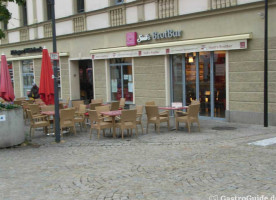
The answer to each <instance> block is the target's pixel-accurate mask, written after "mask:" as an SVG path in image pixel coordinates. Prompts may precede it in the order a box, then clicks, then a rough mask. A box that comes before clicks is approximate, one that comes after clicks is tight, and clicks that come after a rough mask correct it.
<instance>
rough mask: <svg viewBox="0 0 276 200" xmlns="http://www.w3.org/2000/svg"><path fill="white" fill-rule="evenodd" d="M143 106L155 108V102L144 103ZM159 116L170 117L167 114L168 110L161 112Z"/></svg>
mask: <svg viewBox="0 0 276 200" xmlns="http://www.w3.org/2000/svg"><path fill="white" fill-rule="evenodd" d="M145 105H146V106H155V105H156V104H155V101H148V102H146V103H145ZM159 115H160V116H161V117H169V116H170V113H169V111H168V110H166V111H161V112H160V113H159Z"/></svg>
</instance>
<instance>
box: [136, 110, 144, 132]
mask: <svg viewBox="0 0 276 200" xmlns="http://www.w3.org/2000/svg"><path fill="white" fill-rule="evenodd" d="M143 109H144V106H140V105H138V106H136V110H137V115H136V124H137V125H141V129H142V134H144V130H143V129H144V128H143V124H142V116H143Z"/></svg>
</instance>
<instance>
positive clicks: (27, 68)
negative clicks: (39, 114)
mask: <svg viewBox="0 0 276 200" xmlns="http://www.w3.org/2000/svg"><path fill="white" fill-rule="evenodd" d="M22 78H23V96H25V97H27V96H28V94H29V92H30V91H31V88H32V84H33V83H34V67H33V61H32V60H24V61H22Z"/></svg>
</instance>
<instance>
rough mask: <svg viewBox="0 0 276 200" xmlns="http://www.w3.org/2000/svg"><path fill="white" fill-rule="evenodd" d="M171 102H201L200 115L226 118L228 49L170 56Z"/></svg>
mask: <svg viewBox="0 0 276 200" xmlns="http://www.w3.org/2000/svg"><path fill="white" fill-rule="evenodd" d="M171 91H172V92H171V102H182V103H183V105H190V103H191V101H192V100H195V99H198V100H199V101H200V104H201V105H200V115H201V116H207V117H219V118H224V117H225V109H226V95H225V91H226V85H225V52H224V51H221V52H199V53H187V54H178V55H172V56H171Z"/></svg>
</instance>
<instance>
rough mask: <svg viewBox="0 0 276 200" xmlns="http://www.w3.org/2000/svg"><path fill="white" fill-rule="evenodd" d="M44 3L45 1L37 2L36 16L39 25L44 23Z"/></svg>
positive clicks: (37, 0)
mask: <svg viewBox="0 0 276 200" xmlns="http://www.w3.org/2000/svg"><path fill="white" fill-rule="evenodd" d="M42 1H44V0H36V15H37V22H38V23H39V22H43V21H44V12H46V11H45V10H43V8H44V4H43V2H42ZM45 9H46V8H45Z"/></svg>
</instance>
